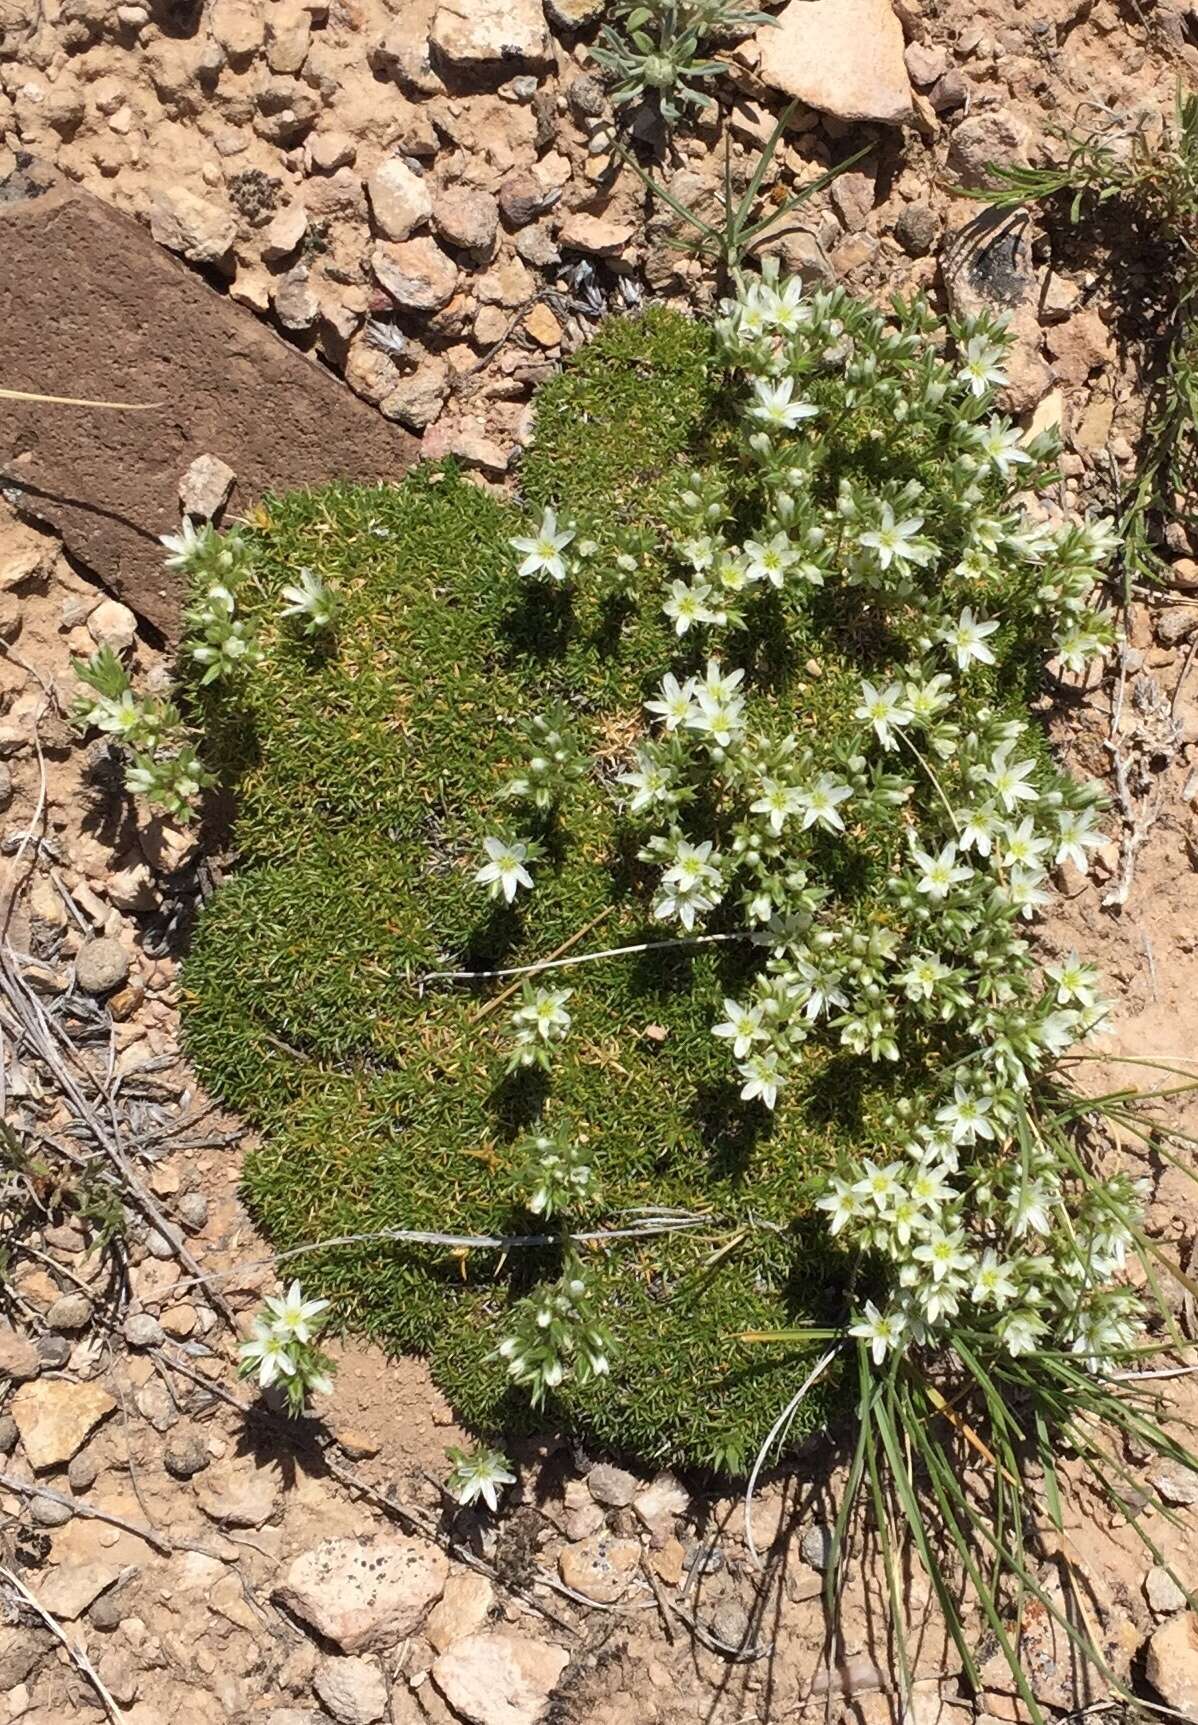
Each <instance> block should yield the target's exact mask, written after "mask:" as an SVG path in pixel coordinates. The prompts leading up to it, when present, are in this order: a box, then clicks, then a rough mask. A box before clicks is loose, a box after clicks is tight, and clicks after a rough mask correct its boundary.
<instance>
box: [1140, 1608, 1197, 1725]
mask: <svg viewBox="0 0 1198 1725" xmlns="http://www.w3.org/2000/svg"><path fill="white" fill-rule="evenodd" d="M1144 1673H1145V1675H1146V1677H1147V1678H1148V1681H1149V1683H1151V1684H1152V1687H1153V1688H1154V1689H1155V1690H1156V1692H1157V1694H1158V1695H1159V1696H1160V1698H1161V1700H1162V1701H1163V1702H1164V1703H1165V1705H1166V1706H1167V1707H1175V1708H1176V1709H1177V1711H1178V1712H1179V1713H1183V1714H1185V1716H1186V1718H1187V1719H1198V1617H1195V1616H1194V1613H1193V1612H1192V1611H1186V1612H1183V1613H1182V1614H1181V1615H1180V1616H1178V1617H1174V1618H1171V1619H1170V1620H1169V1622H1168V1623H1162V1625H1161V1627H1160V1628H1159V1629H1158V1630H1157V1631H1156V1633H1155V1635H1153V1637H1152V1640H1151V1641H1150V1642H1149V1643H1148V1657H1147V1659H1146V1660H1145V1663H1144Z"/></svg>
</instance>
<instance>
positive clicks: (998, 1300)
mask: <svg viewBox="0 0 1198 1725" xmlns="http://www.w3.org/2000/svg"><path fill="white" fill-rule="evenodd" d="M1014 1267H1015V1266H1014V1265H1013V1264H1010V1263H1008V1262H1007V1261H1006V1260H1005V1259H1002V1258H1000V1257H999V1255H998V1253H997V1252H996V1251H995V1250H994V1248H993V1247H992V1246H987V1248H986V1250H985V1251H984V1252H983V1253H982V1258H981V1262H980V1263H979V1264H978V1266H977V1268H976V1269H975V1271H974V1278H973V1293H972V1294H971V1296H970V1298H971V1299H972V1300H973V1303H974V1305H976V1306H986V1305H993V1306H999V1307H1002V1306H1005V1305H1007V1304H1008V1303H1009V1302H1010V1301H1011V1300H1013V1299H1014V1298H1015V1296H1016V1295H1017V1294H1018V1292H1019V1289H1018V1288H1017V1286H1016V1285H1015V1283H1014V1282H1013V1281H1012V1279H1011V1272H1012V1270H1013V1269H1014Z"/></svg>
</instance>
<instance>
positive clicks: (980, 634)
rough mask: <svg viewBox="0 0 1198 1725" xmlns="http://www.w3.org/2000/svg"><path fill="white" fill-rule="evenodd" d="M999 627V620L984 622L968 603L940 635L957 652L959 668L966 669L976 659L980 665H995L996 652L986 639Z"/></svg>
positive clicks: (941, 630) (940, 631)
mask: <svg viewBox="0 0 1198 1725" xmlns="http://www.w3.org/2000/svg"><path fill="white" fill-rule="evenodd" d="M997 629H998V624H997V622H995V621H994V620H993V619H988V620H987V621H985V622H983V621H982V620H981V619H980V618H976V617H975V616H974V614H973V611H972V610H971V609H970V607H969V606H968V605H966V607H965V609H964V610H963V611H962V612H961V615H960V617H959V618H958V619H957V621H956V622H955V623H952V624H949V625H947V626H946V627H945V628H943V629H940V630H939V631H938V635H939V639H940V640H941V641H943V642H944V643H945V645H946V646H948V647H951V648H952V650H953V652H954V653H955V654H956V659H957V667H958V669H959V670H962V671H965V670H968V668H969V666H970V665H971V664H973V663H974V661H975V660H976V661H977V663H978V664H979V665H993V663H994V654H993V653H992V652H991V651H990V649H989V647H987V645H986V639H987V637H988V636H990V635H993V634H994V633H995V631H996V630H997Z"/></svg>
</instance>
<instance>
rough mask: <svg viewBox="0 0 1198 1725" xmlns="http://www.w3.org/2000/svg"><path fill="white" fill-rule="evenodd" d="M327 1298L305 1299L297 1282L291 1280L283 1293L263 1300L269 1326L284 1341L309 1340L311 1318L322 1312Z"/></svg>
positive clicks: (310, 1336) (326, 1303)
mask: <svg viewBox="0 0 1198 1725" xmlns="http://www.w3.org/2000/svg"><path fill="white" fill-rule="evenodd" d="M328 1303H329V1302H328V1301H327V1300H305V1298H304V1294H303V1289H302V1288H301V1287H300V1285H299V1283H298V1282H292V1284H291V1286H290V1287H289V1288H288V1290H287V1292H286V1294H285V1295H283V1296H280V1295H278V1294H273V1295H271V1296H270V1298H268V1299H267V1300H266V1302H265V1304H266V1309H267V1311H268V1312H269V1313H270V1314H271V1317H270V1327H271V1329H272V1330H273V1331H274V1332H275V1334H276V1335H278V1336H282V1337H283V1339H284V1341H292V1342H310V1341H311V1340H312V1319H313V1318H315V1317H316V1316H318V1314H319V1313H321V1312H323V1311H324V1310H325V1308H326V1306H327V1305H328Z"/></svg>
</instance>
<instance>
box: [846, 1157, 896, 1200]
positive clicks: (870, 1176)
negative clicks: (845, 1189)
mask: <svg viewBox="0 0 1198 1725" xmlns="http://www.w3.org/2000/svg"><path fill="white" fill-rule="evenodd" d="M861 1165H862V1167H863V1168H864V1169H865V1173H864V1174H863V1175H862V1177H861V1179H860V1180H858V1181H857V1183H856V1185H855V1186H854V1187H853V1191H854V1192H856V1194H857V1196H858V1197H859V1198H868V1199H869V1201H870V1202H871V1203H872V1204H873V1206H874V1208H875V1209H876V1210H877V1211H878V1212H879V1213H880V1214H883V1215H884V1214H885V1212H886V1211H887V1210H888V1209H889V1208H890V1206H891V1204H892V1203H893V1202H894V1200H895V1199H896V1198H897V1197H898V1195H899V1193H900V1191H901V1190H902V1188H901V1186H900V1185H899V1175H900V1174H901V1173H902V1172H903V1164H902V1163H901V1162H890V1163H888V1164H887V1166H886V1167H885V1168H879V1167H878V1165H877V1163H876V1162H871V1161H870V1159H869V1157H868V1156H867V1157H866V1158H865V1160H864V1161H863V1162H862V1164H861Z"/></svg>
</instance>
